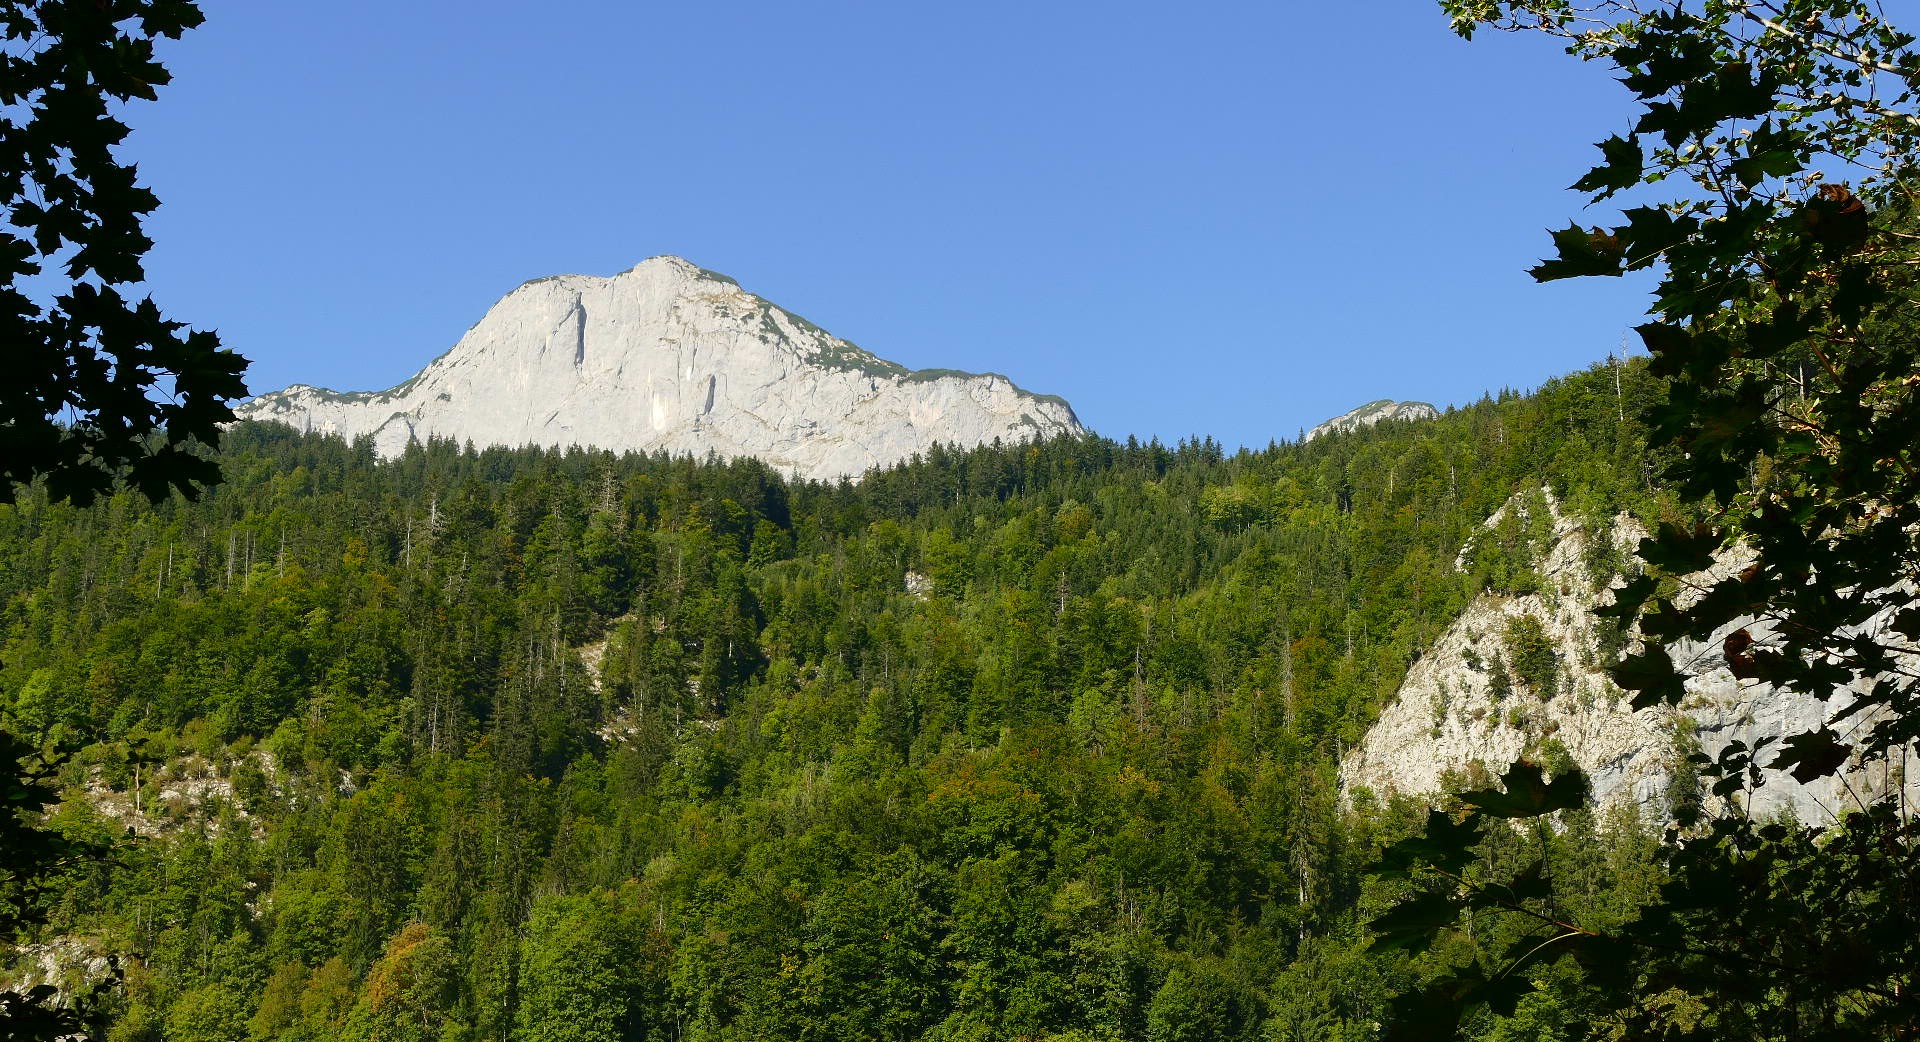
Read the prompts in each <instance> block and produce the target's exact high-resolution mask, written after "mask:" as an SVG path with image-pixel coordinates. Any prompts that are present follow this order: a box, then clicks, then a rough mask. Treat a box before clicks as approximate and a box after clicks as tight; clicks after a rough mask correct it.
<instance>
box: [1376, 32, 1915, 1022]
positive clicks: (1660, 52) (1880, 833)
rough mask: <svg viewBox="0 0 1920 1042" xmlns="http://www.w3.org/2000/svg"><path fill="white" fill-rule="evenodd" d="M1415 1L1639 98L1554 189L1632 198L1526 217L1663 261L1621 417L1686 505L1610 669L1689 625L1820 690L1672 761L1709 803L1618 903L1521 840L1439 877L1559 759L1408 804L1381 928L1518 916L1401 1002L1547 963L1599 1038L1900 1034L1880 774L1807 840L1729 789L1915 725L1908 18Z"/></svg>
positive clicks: (1633, 255)
mask: <svg viewBox="0 0 1920 1042" xmlns="http://www.w3.org/2000/svg"><path fill="white" fill-rule="evenodd" d="M1442 6H1443V7H1444V8H1445V9H1446V10H1447V12H1448V13H1449V14H1450V15H1451V16H1452V17H1453V21H1454V27H1455V29H1456V30H1457V31H1458V32H1460V33H1461V35H1463V36H1471V35H1472V34H1473V32H1474V31H1475V30H1476V29H1478V28H1481V27H1492V28H1496V29H1502V30H1508V31H1538V32H1544V33H1546V34H1548V35H1550V36H1553V37H1556V38H1558V39H1560V40H1562V41H1564V42H1565V43H1566V45H1567V48H1568V51H1569V52H1570V53H1571V54H1573V55H1575V56H1577V57H1579V58H1582V59H1584V60H1592V61H1603V62H1607V63H1610V64H1612V65H1613V66H1614V67H1615V68H1616V69H1618V70H1619V71H1620V72H1621V73H1622V74H1623V75H1622V76H1621V78H1620V82H1621V84H1622V85H1623V86H1624V87H1625V89H1626V90H1627V91H1628V92H1629V93H1630V94H1631V95H1632V98H1633V101H1634V104H1635V105H1636V106H1638V116H1637V118H1636V119H1635V120H1634V122H1633V123H1632V125H1631V126H1630V127H1629V128H1627V130H1626V131H1625V132H1624V133H1619V134H1615V135H1613V136H1610V137H1608V138H1607V139H1606V140H1605V141H1603V142H1600V144H1599V148H1600V151H1601V154H1602V161H1601V162H1600V163H1599V164H1598V165H1596V166H1595V167H1594V168H1593V169H1591V170H1590V171H1588V172H1587V174H1586V175H1585V176H1583V177H1581V178H1580V179H1579V180H1578V181H1576V182H1575V183H1574V185H1573V188H1574V189H1576V190H1579V191H1582V192H1587V193H1590V194H1591V197H1592V201H1593V202H1594V203H1596V204H1599V203H1607V202H1612V201H1615V200H1620V201H1626V202H1631V203H1634V204H1635V205H1631V206H1628V207H1626V208H1624V209H1623V210H1622V212H1621V214H1620V218H1621V221H1622V223H1619V224H1616V225H1609V226H1596V227H1591V228H1585V227H1581V226H1579V225H1577V224H1576V225H1571V226H1569V227H1567V228H1565V229H1563V230H1561V231H1557V232H1554V233H1552V238H1553V244H1554V247H1555V253H1556V255H1555V256H1554V257H1553V258H1551V259H1549V260H1546V261H1544V262H1542V263H1541V264H1540V265H1539V266H1538V267H1536V268H1535V269H1534V270H1533V274H1534V276H1535V278H1537V279H1539V280H1541V281H1547V280H1553V279H1561V278H1569V277H1578V276H1594V275H1599V276H1607V275H1619V274H1622V273H1624V272H1627V271H1633V270H1639V269H1643V268H1656V269H1657V270H1658V272H1659V276H1660V281H1659V284H1658V286H1657V288H1656V289H1655V291H1654V299H1653V304H1652V307H1651V309H1650V319H1651V320H1650V321H1649V322H1647V323H1646V324H1644V325H1642V326H1640V327H1639V333H1640V335H1641V337H1642V339H1643V340H1644V341H1645V343H1646V346H1647V348H1648V351H1649V352H1650V353H1651V356H1652V362H1651V367H1652V370H1653V371H1654V372H1655V373H1656V374H1658V375H1660V376H1662V377H1664V378H1665V379H1666V381H1667V394H1666V396H1665V398H1664V400H1662V401H1661V402H1659V403H1657V404H1655V405H1654V406H1653V407H1652V408H1651V409H1650V410H1649V412H1648V414H1647V416H1648V423H1649V428H1650V438H1651V441H1652V443H1653V444H1654V445H1655V446H1660V447H1666V448H1668V449H1670V450H1672V452H1671V454H1670V455H1669V457H1668V458H1669V459H1670V460H1671V461H1672V462H1671V463H1670V465H1669V466H1668V468H1667V470H1666V477H1667V478H1668V479H1669V480H1670V481H1671V482H1672V483H1673V485H1674V486H1675V487H1676V488H1677V489H1678V490H1679V491H1680V492H1681V494H1682V495H1683V496H1684V497H1685V498H1687V499H1688V500H1690V501H1693V502H1697V503H1700V504H1702V505H1703V509H1704V513H1703V515H1702V517H1701V518H1700V519H1698V520H1692V519H1689V520H1686V521H1681V520H1678V519H1675V520H1671V521H1669V522H1668V523H1666V524H1663V525H1662V526H1661V527H1660V529H1659V531H1658V532H1657V533H1656V535H1655V536H1654V537H1653V538H1652V539H1649V540H1648V541H1646V542H1645V543H1643V544H1642V546H1641V549H1640V555H1641V557H1642V559H1643V561H1644V564H1645V566H1646V568H1645V571H1644V573H1643V574H1641V575H1639V576H1637V577H1636V578H1634V579H1633V580H1632V581H1631V582H1628V583H1626V584H1625V586H1624V588H1622V589H1621V590H1620V591H1619V592H1618V600H1617V605H1616V608H1615V609H1614V611H1615V614H1616V615H1617V616H1618V617H1620V618H1622V619H1623V620H1631V621H1634V622H1636V623H1637V630H1636V633H1637V637H1638V638H1639V639H1638V644H1637V647H1636V648H1635V649H1634V650H1632V651H1631V653H1630V654H1628V655H1627V657H1626V658H1625V660H1624V661H1623V662H1622V663H1621V664H1620V666H1619V667H1618V668H1617V669H1616V670H1615V671H1614V672H1615V676H1616V679H1618V681H1619V682H1620V683H1621V685H1622V686H1623V687H1626V688H1628V689H1630V690H1633V691H1635V692H1637V696H1636V698H1635V705H1636V706H1646V705H1658V704H1666V705H1675V706H1678V705H1680V704H1681V703H1682V701H1683V700H1684V698H1685V696H1686V686H1685V678H1684V677H1683V676H1682V674H1681V672H1680V670H1679V669H1678V668H1677V667H1676V665H1675V663H1674V660H1673V657H1672V655H1671V654H1670V652H1669V647H1670V645H1672V644H1673V643H1674V642H1677V641H1682V640H1691V641H1695V642H1700V643H1702V644H1704V645H1705V646H1707V647H1710V648H1715V649H1718V650H1719V651H1720V657H1721V659H1722V661H1724V662H1725V664H1726V665H1727V667H1728V669H1729V670H1730V671H1731V672H1732V673H1733V674H1734V676H1736V677H1739V678H1741V679H1743V680H1751V681H1762V682H1766V683H1769V684H1777V685H1781V686H1784V687H1789V688H1792V689H1795V690H1800V691H1805V692H1809V693H1812V694H1814V695H1816V696H1818V697H1819V698H1821V699H1822V700H1824V701H1825V702H1826V703H1827V706H1828V711H1827V713H1826V714H1825V719H1823V720H1821V721H1819V722H1817V723H1816V724H1815V726H1813V727H1811V728H1809V729H1806V730H1804V731H1801V732H1798V733H1794V734H1790V735H1788V736H1787V737H1786V738H1785V740H1784V741H1782V742H1781V743H1780V746H1779V748H1758V747H1756V748H1748V747H1747V746H1746V745H1744V744H1739V743H1736V745H1735V746H1732V747H1729V750H1728V752H1727V754H1725V755H1723V757H1722V758H1721V759H1720V760H1719V761H1718V762H1712V763H1702V764H1700V765H1699V766H1700V768H1701V770H1702V772H1703V773H1704V774H1705V775H1706V776H1707V777H1708V778H1709V779H1710V780H1711V781H1712V785H1713V791H1714V792H1715V793H1716V794H1717V795H1720V796H1723V797H1730V798H1732V800H1733V802H1732V804H1731V807H1732V809H1731V810H1730V811H1729V813H1727V814H1726V815H1724V816H1722V817H1720V818H1719V819H1717V820H1713V821H1710V822H1706V823H1701V824H1690V823H1687V822H1676V823H1675V824H1674V826H1673V827H1672V828H1671V829H1670V831H1669V834H1668V841H1669V845H1668V847H1667V849H1666V851H1665V853H1664V854H1663V859H1664V870H1665V873H1666V877H1667V878H1666V881H1665V882H1664V884H1663V885H1662V889H1661V893H1660V897H1659V899H1658V900H1657V901H1655V902H1654V903H1653V905H1652V906H1651V907H1650V908H1649V909H1648V910H1647V912H1646V913H1645V914H1644V915H1643V916H1641V917H1639V918H1638V919H1637V920H1635V921H1633V922H1630V923H1626V924H1619V925H1617V926H1615V927H1611V928H1607V929H1597V928H1595V927H1594V926H1593V925H1592V924H1591V923H1583V922H1581V921H1579V920H1578V919H1576V918H1570V917H1563V916H1560V915H1558V914H1556V913H1555V912H1554V910H1553V909H1552V908H1551V907H1550V906H1549V904H1548V903H1547V902H1543V901H1542V900H1540V899H1539V898H1540V897H1541V895H1542V893H1543V891H1541V889H1540V884H1541V879H1540V876H1539V875H1538V873H1539V872H1540V871H1542V867H1543V866H1544V865H1545V862H1544V861H1542V860H1539V859H1535V860H1533V861H1531V862H1525V863H1523V865H1522V866H1521V867H1518V868H1517V869H1516V870H1515V871H1509V872H1506V873H1499V872H1496V873H1493V874H1491V875H1488V874H1480V875H1474V874H1473V873H1471V872H1469V871H1468V869H1469V866H1470V865H1471V864H1472V863H1473V857H1472V854H1471V851H1472V850H1473V849H1474V847H1475V844H1476V843H1478V842H1480V841H1482V840H1483V839H1484V837H1485V835H1486V833H1485V831H1484V830H1485V828H1486V827H1487V826H1486V824H1485V822H1484V821H1483V820H1482V819H1483V818H1484V817H1486V816H1515V815H1516V814H1517V815H1518V816H1521V817H1536V816H1539V815H1542V814H1547V813H1551V812H1554V811H1558V810H1564V809H1566V808H1568V807H1570V806H1575V805H1577V804H1578V802H1579V794H1578V785H1577V779H1576V778H1572V777H1569V778H1566V779H1556V780H1555V782H1553V783H1552V784H1551V785H1549V784H1547V783H1545V782H1544V780H1543V779H1542V776H1541V775H1540V772H1539V769H1538V768H1537V767H1534V766H1533V765H1531V764H1527V763H1521V764H1517V765H1516V766H1515V767H1514V769H1513V771H1512V772H1510V773H1509V774H1508V775H1507V776H1506V778H1505V779H1504V786H1503V788H1499V789H1488V790H1485V791H1482V792H1476V793H1470V794H1467V795H1465V796H1464V797H1463V802H1464V805H1465V807H1466V808H1467V812H1466V813H1464V814H1462V815H1457V816H1456V815H1450V814H1445V813H1441V812H1435V813H1434V814H1433V816H1432V817H1431V818H1430V819H1429V823H1428V827H1427V830H1426V833H1425V836H1424V837H1422V838H1420V839H1419V840H1417V841H1415V842H1410V843H1407V844H1402V845H1401V846H1399V847H1396V848H1395V850H1394V851H1390V852H1389V859H1388V867H1389V869H1390V872H1389V874H1390V875H1394V876H1398V877H1412V878H1423V879H1425V880H1427V881H1428V883H1429V886H1428V888H1427V889H1426V890H1425V891H1424V892H1423V896H1420V897H1418V898H1416V899H1414V900H1411V901H1408V902H1407V903H1404V904H1402V905H1401V906H1399V907H1398V908H1396V909H1395V910H1394V911H1393V912H1391V913H1390V914H1388V915H1386V916H1384V917H1382V918H1381V919H1379V920H1378V921H1377V923H1376V926H1377V928H1378V929H1380V930H1381V931H1382V933H1381V941H1382V943H1386V944H1411V945H1413V946H1415V947H1419V948H1426V947H1429V946H1431V945H1433V944H1434V943H1436V942H1437V941H1438V940H1439V939H1440V938H1441V937H1442V936H1443V935H1444V934H1446V933H1447V932H1448V931H1449V930H1452V929H1455V928H1457V927H1458V925H1459V922H1460V920H1459V919H1458V918H1457V917H1459V916H1461V915H1463V914H1464V915H1469V916H1471V915H1474V914H1476V913H1481V914H1485V913H1497V914H1499V915H1501V916H1505V917H1509V918H1512V919H1514V920H1517V921H1519V922H1521V923H1524V924H1525V928H1524V929H1519V930H1517V931H1516V934H1515V936H1514V937H1513V939H1512V940H1511V941H1510V942H1509V943H1508V944H1507V945H1505V946H1504V949H1502V950H1498V951H1494V952H1491V953H1482V954H1481V955H1480V956H1479V957H1477V958H1475V959H1473V960H1471V961H1468V962H1461V963H1458V964H1457V965H1456V966H1455V969H1454V971H1453V972H1451V973H1449V974H1444V975H1441V976H1440V977H1439V978H1438V979H1436V981H1435V982H1434V983H1433V984H1432V986H1430V987H1427V988H1423V989H1420V990H1419V991H1417V992H1415V993H1410V994H1409V995H1408V996H1407V997H1406V999H1405V1000H1404V1002H1405V1004H1406V1007H1407V1008H1408V1009H1415V1008H1417V1009H1421V1010H1423V1011H1424V1012H1425V1014H1426V1015H1428V1016H1430V1017H1434V1018H1439V1020H1440V1022H1443V1023H1448V1024H1452V1023H1456V1022H1459V1021H1460V1020H1461V1018H1462V1017H1464V1016H1467V1015H1469V1014H1470V1013H1471V1011H1472V1010H1474V1009H1476V1008H1480V1009H1488V1010H1492V1011H1494V1012H1496V1013H1512V1012H1514V1011H1515V1010H1517V1009H1519V1008H1521V1005H1522V1003H1523V1002H1525V1001H1526V999H1527V996H1528V994H1529V993H1530V991H1531V990H1532V989H1533V987H1534V986H1535V984H1536V982H1537V980H1538V979H1539V977H1540V974H1542V973H1545V972H1547V970H1546V969H1545V967H1547V966H1548V965H1550V964H1551V963H1552V961H1553V960H1556V959H1560V958H1562V957H1567V958H1571V959H1573V960H1575V961H1577V962H1578V963H1579V964H1580V966H1581V967H1582V968H1583V970H1584V971H1585V972H1586V974H1587V977H1588V979H1589V980H1590V981H1593V982H1595V983H1596V984H1598V985H1600V986H1602V987H1603V988H1604V989H1605V990H1606V992H1607V999H1606V1001H1605V1002H1603V1003H1602V1006H1601V1008H1603V1009H1605V1010H1606V1011H1607V1012H1606V1014H1605V1016H1604V1017H1602V1018H1600V1019H1599V1020H1598V1021H1597V1022H1596V1023H1598V1024H1599V1025H1601V1026H1600V1027H1596V1029H1595V1031H1596V1032H1601V1031H1602V1030H1603V1029H1604V1030H1615V1031H1624V1032H1625V1033H1626V1034H1627V1035H1628V1036H1630V1037H1662V1038H1695V1037H1699V1038H1891V1037H1909V1036H1910V1035H1911V1034H1912V1033H1913V1032H1915V1031H1916V1030H1920V1002H1917V1001H1916V999H1915V998H1914V989H1913V980H1912V975H1913V973H1914V966H1915V964H1916V958H1920V950H1916V946H1915V941H1914V940H1913V938H1914V937H1915V936H1916V935H1920V932H1917V931H1916V926H1917V925H1920V922H1917V921H1916V914H1920V910H1917V908H1916V898H1920V893H1917V892H1916V889H1915V888H1916V885H1920V853H1917V852H1916V844H1915V839H1916V830H1915V826H1914V825H1913V823H1912V821H1911V820H1910V819H1909V818H1908V817H1907V816H1906V808H1905V806H1904V801H1903V790H1902V783H1901V782H1899V781H1897V779H1900V778H1901V777H1902V774H1903V772H1901V771H1900V770H1898V769H1894V770H1887V771H1886V773H1888V774H1890V775H1891V776H1892V777H1893V778H1895V779H1896V783H1895V784H1894V785H1893V786H1892V787H1891V788H1890V789H1889V790H1888V791H1887V792H1886V794H1885V795H1884V796H1883V797H1882V798H1880V799H1879V800H1878V802H1876V803H1874V804H1873V805H1872V806H1871V807H1869V808H1868V810H1867V811H1866V812H1864V813H1861V814H1858V815H1855V816H1853V817H1850V818H1848V819H1846V820H1845V821H1843V822H1842V823H1840V824H1839V825H1838V826H1836V827H1835V828H1834V829H1833V830H1832V831H1831V832H1830V833H1828V834H1825V835H1822V834H1820V833H1819V831H1818V830H1812V831H1809V830H1804V829H1799V828H1794V827H1791V826H1789V825H1787V824H1783V823H1767V822H1757V821H1754V820H1752V819H1751V818H1749V817H1747V816H1746V815H1744V814H1743V813H1741V811H1740V803H1739V800H1738V795H1739V793H1740V792H1741V791H1742V790H1743V789H1744V788H1745V787H1747V786H1750V785H1754V784H1759V783H1761V781H1762V779H1763V776H1762V774H1761V773H1760V771H1759V770H1758V767H1759V766H1760V765H1762V764H1764V765H1766V766H1769V767H1773V768H1777V769H1781V770H1790V771H1791V772H1792V773H1793V775H1794V777H1796V778H1798V779H1801V780H1808V779H1813V778H1817V777H1823V776H1828V775H1833V774H1836V773H1849V774H1853V773H1857V772H1859V771H1860V770H1861V768H1862V766H1863V765H1865V766H1873V765H1875V764H1876V763H1877V764H1878V765H1879V766H1880V767H1881V768H1882V769H1883V770H1885V769H1887V768H1897V767H1898V766H1899V765H1900V764H1902V763H1903V762H1904V757H1905V754H1906V752H1907V751H1908V750H1909V749H1910V748H1911V746H1912V743H1913V741H1914V740H1915V737H1916V736H1917V735H1920V713H1917V712H1916V709H1920V706H1916V705H1915V702H1914V699H1915V696H1916V693H1917V692H1920V605H1916V603H1915V594H1914V590H1915V581H1916V579H1920V484H1917V479H1916V473H1915V464H1916V462H1920V459H1917V457H1916V449H1917V447H1920V439H1916V437H1915V432H1916V431H1920V414H1916V396H1917V395H1920V341H1917V340H1916V337H1915V331H1916V325H1915V317H1916V316H1915V308H1916V297H1915V293H1914V277H1913V275H1912V272H1913V270H1914V265H1915V262H1916V260H1917V259H1920V251H1916V245H1917V244H1920V224H1916V221H1915V219H1914V218H1915V213H1916V211H1915V206H1914V202H1915V199H1914V191H1915V189H1916V187H1920V150H1917V148H1916V146H1920V53H1916V52H1915V50H1914V48H1913V45H1914V38H1913V37H1912V36H1910V35H1908V34H1906V33H1904V32H1902V31H1900V30H1899V29H1897V28H1895V27H1894V26H1893V25H1891V24H1889V23H1888V22H1887V21H1886V20H1885V19H1884V17H1883V12H1882V11H1881V10H1880V7H1879V5H1877V4H1868V3H1851V2H1848V3H1832V2H1808V0H1780V2H1768V0H1758V2H1755V0H1724V2H1722V0H1711V2H1675V3H1649V4H1641V3H1635V2H1607V3H1595V4H1579V3H1566V2H1560V0H1522V2H1513V3H1507V2H1479V0H1447V2H1444V3H1443V4H1442ZM1726 561H1731V562H1733V564H1732V566H1731V567H1719V568H1714V567H1713V566H1714V565H1715V564H1716V562H1726ZM1563 781H1564V782H1565V783H1566V784H1565V786H1564V787H1563V790H1562V791H1561V792H1560V793H1559V794H1558V795H1555V794H1554V793H1553V792H1552V789H1553V787H1554V786H1555V785H1560V784H1561V783H1562V782H1563ZM1529 873H1533V874H1531V875H1530V874H1529ZM1842 953H1844V954H1842ZM1409 1037H1411V1036H1409Z"/></svg>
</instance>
